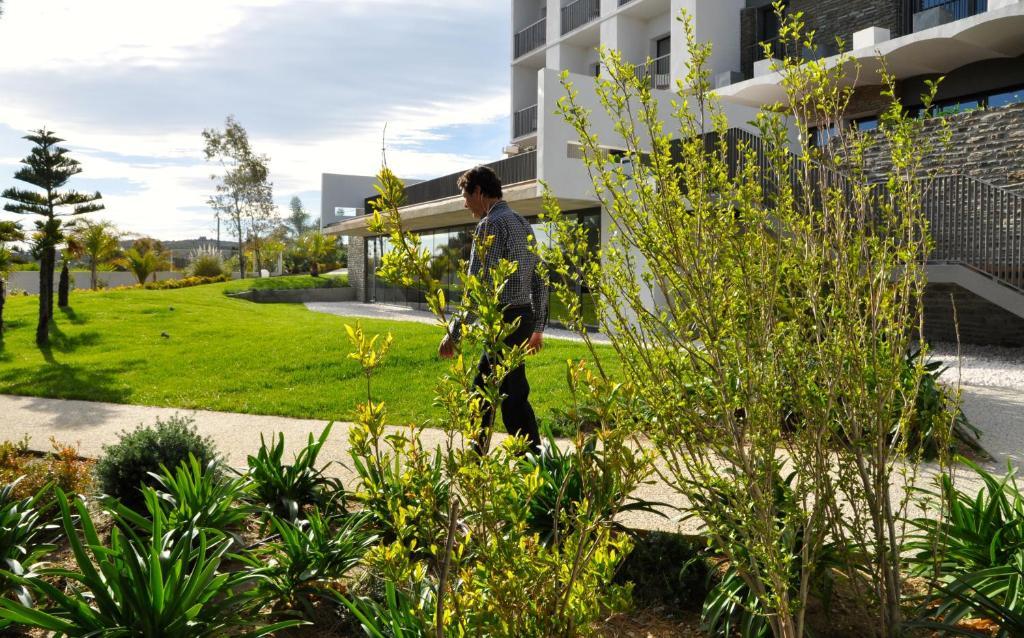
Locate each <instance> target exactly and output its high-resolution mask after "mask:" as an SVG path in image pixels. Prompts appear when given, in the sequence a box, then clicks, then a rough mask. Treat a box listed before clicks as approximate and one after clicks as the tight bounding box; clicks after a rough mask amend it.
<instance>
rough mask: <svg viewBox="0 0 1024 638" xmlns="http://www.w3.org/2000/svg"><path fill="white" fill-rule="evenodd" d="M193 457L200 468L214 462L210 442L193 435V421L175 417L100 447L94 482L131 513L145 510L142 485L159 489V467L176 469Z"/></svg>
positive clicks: (142, 428)
mask: <svg viewBox="0 0 1024 638" xmlns="http://www.w3.org/2000/svg"><path fill="white" fill-rule="evenodd" d="M190 454H191V455H193V456H195V458H196V459H198V461H199V462H200V464H201V465H202V466H204V467H205V466H206V465H207V464H209V463H210V461H213V460H215V459H216V458H217V452H216V449H215V448H214V445H213V441H212V440H211V439H210V438H209V437H205V438H204V437H201V436H199V434H198V433H197V432H196V429H195V421H194V420H193V419H191V418H189V417H180V416H178V415H174V416H172V417H171V418H169V419H167V420H166V421H163V420H159V419H158V420H157V421H156V423H155V424H154V425H152V426H143V425H140V426H139V427H138V428H136V429H135V430H133V431H131V432H127V431H125V432H122V433H121V439H120V441H118V442H117V443H115V444H114V445H107V446H104V447H103V455H102V456H101V457H100V459H99V460H98V461H97V462H96V478H97V479H98V480H99V483H100V485H99V487H100V490H101V491H103V492H104V493H105V494H108V495H110V496H112V497H114V498H116V499H118V500H119V501H121V502H122V503H124V504H125V505H127V506H128V507H131V508H132V509H136V510H141V509H142V507H144V503H143V498H142V493H141V491H140V490H139V487H140V486H141V485H143V484H144V485H148V486H150V487H154V488H159V487H160V482H159V480H158V479H157V478H155V477H154V476H151V475H150V473H152V474H156V475H158V476H159V474H160V472H161V468H160V466H161V465H163V466H166V467H167V468H177V467H178V466H179V465H181V464H182V463H185V462H187V461H188V459H189V455H190Z"/></svg>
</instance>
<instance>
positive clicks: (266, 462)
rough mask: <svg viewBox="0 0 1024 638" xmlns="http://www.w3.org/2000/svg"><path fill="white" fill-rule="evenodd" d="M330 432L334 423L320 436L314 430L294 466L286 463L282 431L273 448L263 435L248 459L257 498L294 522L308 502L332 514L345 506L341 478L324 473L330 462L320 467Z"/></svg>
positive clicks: (277, 513)
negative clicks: (255, 450) (317, 436)
mask: <svg viewBox="0 0 1024 638" xmlns="http://www.w3.org/2000/svg"><path fill="white" fill-rule="evenodd" d="M330 433H331V424H328V425H327V427H325V428H324V431H323V432H321V433H320V437H319V438H318V439H314V438H313V434H312V433H310V435H309V442H308V443H307V444H306V447H304V448H302V450H300V451H299V453H298V454H296V455H295V460H294V461H293V462H292V463H291V465H288V464H286V463H284V434H282V433H278V435H277V443H275V444H274V445H273V446H271V447H267V442H266V441H265V440H264V439H263V435H262V434H261V435H260V449H259V452H257V454H256V456H251V455H250V456H249V459H248V462H249V471H250V474H251V476H252V480H253V493H254V495H255V497H256V498H257V499H259V500H260V502H261V503H262V504H264V505H266V506H267V507H269V508H270V509H271V511H272V512H273V513H274V515H276V516H279V517H282V518H287V519H288V520H292V521H293V520H295V519H297V518H298V517H299V512H300V511H302V508H303V507H305V506H307V505H316V506H317V507H319V508H320V509H321V511H324V512H330V513H333V511H334V508H336V507H338V506H340V507H342V508H343V507H344V499H345V490H344V488H343V487H342V485H341V481H340V480H339V479H336V478H330V477H328V476H326V475H325V474H324V470H325V469H327V467H328V466H329V465H330V464H329V463H328V464H327V465H325V466H324V467H321V468H317V467H316V461H317V457H318V456H319V454H320V450H321V448H323V446H324V443H325V442H326V441H327V436H328V435H329V434H330Z"/></svg>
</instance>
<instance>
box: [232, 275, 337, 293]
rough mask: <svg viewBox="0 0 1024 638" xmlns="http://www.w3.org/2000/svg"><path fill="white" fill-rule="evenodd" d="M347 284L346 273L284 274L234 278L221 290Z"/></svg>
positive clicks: (277, 288)
mask: <svg viewBox="0 0 1024 638" xmlns="http://www.w3.org/2000/svg"><path fill="white" fill-rule="evenodd" d="M345 286H348V275H340V276H336V277H335V276H329V277H311V276H310V275H285V276H283V277H268V278H266V279H261V278H258V277H257V278H249V279H235V280H234V281H229V282H228V283H227V284H225V285H224V286H223V289H222V290H223V292H225V293H232V292H242V291H245V290H296V289H300V288H343V287H345Z"/></svg>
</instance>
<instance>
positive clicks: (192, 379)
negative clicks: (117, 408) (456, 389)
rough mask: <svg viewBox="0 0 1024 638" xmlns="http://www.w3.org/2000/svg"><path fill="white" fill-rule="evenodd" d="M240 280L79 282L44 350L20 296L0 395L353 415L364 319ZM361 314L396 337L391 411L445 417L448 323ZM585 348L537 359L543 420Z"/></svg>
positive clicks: (533, 379) (10, 323) (380, 379)
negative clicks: (105, 286)
mask: <svg viewBox="0 0 1024 638" xmlns="http://www.w3.org/2000/svg"><path fill="white" fill-rule="evenodd" d="M257 281H266V280H257ZM235 283H237V282H227V283H221V284H209V285H205V286H196V287H193V288H183V289H179V290H139V289H134V290H111V291H101V292H88V293H78V292H72V293H71V308H70V309H67V310H64V311H61V310H58V311H57V316H56V322H55V325H54V326H53V327H52V340H51V345H50V347H48V348H46V349H40V348H38V347H37V346H36V345H35V343H34V333H35V321H36V313H37V312H38V309H37V305H36V304H37V303H38V298H37V297H34V296H32V297H11V298H9V299H8V300H7V306H6V309H5V313H4V314H5V322H6V324H7V327H8V329H7V330H6V331H5V334H4V335H3V339H2V341H0V393H5V394H17V395H27V396H40V397H56V398H65V399H84V400H90V401H110V402H114V403H131V404H139V405H154V406H169V407H180V408H194V409H207V410H221V411H228V412H242V413H249V414H269V415H280V416H289V417H301V418H316V419H337V420H351V418H352V416H353V414H354V408H355V406H356V404H357V403H358V402H360V401H365V399H366V385H365V382H364V378H363V376H362V371H361V369H360V368H359V367H358V364H357V363H356V362H355V361H353V360H351V359H349V358H348V357H347V354H348V353H349V351H350V346H349V343H348V339H347V337H346V335H345V329H344V324H345V323H353V324H354V323H355V322H356V321H357V319H355V318H346V317H337V316H332V315H326V314H320V313H314V312H311V311H309V310H307V309H306V308H305V307H303V306H302V305H297V304H256V303H251V302H248V301H244V300H241V299H233V298H230V297H227V296H225V295H224V291H225V289H226V288H228V287H229V286H231V285H232V284H235ZM358 321H361V322H362V324H363V326H364V328H365V329H366V330H367V332H369V333H371V334H373V333H386V332H391V333H393V334H394V337H395V345H394V346H393V348H392V351H391V354H390V355H389V357H388V359H387V361H386V363H385V364H384V365H383V366H382V367H381V368H379V369H378V372H377V374H376V377H375V379H374V397H373V398H374V400H377V401H379V400H385V401H386V402H387V405H388V414H389V417H388V421H389V422H390V423H395V424H398V423H405V422H408V421H410V420H420V419H422V418H424V417H432V416H439V412H438V410H437V408H434V407H432V402H433V396H434V389H435V386H436V384H437V381H438V379H439V378H440V377H441V376H442V375H443V374H444V373H445V372H446V370H447V365H448V364H447V362H444V361H441V360H439V359H438V358H437V355H436V352H437V343H438V341H439V340H440V338H441V334H442V331H441V328H439V327H435V326H430V325H424V324H416V323H406V322H394V321H384V320H371V319H361V320H358ZM163 334H166V335H167V336H166V337H165V336H162V335H163ZM604 351H605V352H608V353H610V350H604ZM471 356H474V357H475V356H477V355H475V354H473V355H471ZM584 357H588V353H587V352H586V349H585V347H584V346H583V345H582V344H578V343H572V342H565V341H555V340H549V341H548V342H546V344H545V348H544V350H543V351H542V352H541V353H540V354H538V355H536V356H534V357H531V358H530V360H529V364H528V368H527V370H528V373H529V379H530V384H531V387H532V390H533V391H532V393H531V400H532V401H533V403H534V407H535V408H536V409H537V413H538V416H539V417H540V418H541V419H543V420H548V419H549V418H550V416H551V410H552V408H553V407H556V406H562V407H564V406H566V405H567V404H568V403H569V402H570V401H571V398H570V396H569V392H568V389H567V387H566V384H565V361H566V359H569V358H577V359H578V358H584Z"/></svg>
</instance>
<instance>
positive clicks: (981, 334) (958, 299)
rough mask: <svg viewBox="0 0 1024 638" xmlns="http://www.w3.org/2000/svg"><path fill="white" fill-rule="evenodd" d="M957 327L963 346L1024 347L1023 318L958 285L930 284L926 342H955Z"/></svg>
mask: <svg viewBox="0 0 1024 638" xmlns="http://www.w3.org/2000/svg"><path fill="white" fill-rule="evenodd" d="M954 305H955V308H956V314H955V315H954V312H953V310H954ZM954 317H955V320H954ZM957 324H959V328H960V342H961V343H970V344H977V345H991V346H1009V347H1021V346H1024V319H1022V318H1021V317H1018V316H1017V315H1015V314H1013V313H1011V312H1008V311H1006V310H1004V309H1002V308H1000V307H999V306H997V305H995V304H993V303H990V302H988V301H986V300H985V299H983V298H981V297H979V296H978V295H975V294H974V293H972V292H970V291H967V290H965V289H963V288H961V287H960V286H957V285H955V284H928V288H927V289H926V291H925V296H924V334H925V338H926V339H928V341H932V342H934V341H948V342H954V341H956V340H957V330H956V327H957Z"/></svg>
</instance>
